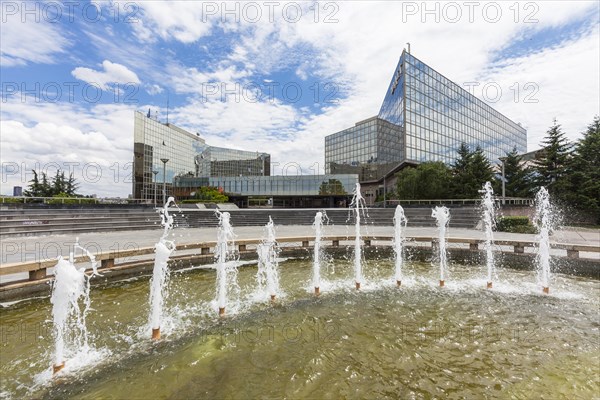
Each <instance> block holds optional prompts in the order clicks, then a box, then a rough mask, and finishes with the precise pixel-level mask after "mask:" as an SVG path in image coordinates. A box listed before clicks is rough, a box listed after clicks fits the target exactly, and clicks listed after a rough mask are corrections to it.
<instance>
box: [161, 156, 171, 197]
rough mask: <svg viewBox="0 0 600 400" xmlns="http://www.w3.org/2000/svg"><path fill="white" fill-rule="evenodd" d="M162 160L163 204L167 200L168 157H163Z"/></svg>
mask: <svg viewBox="0 0 600 400" xmlns="http://www.w3.org/2000/svg"><path fill="white" fill-rule="evenodd" d="M160 161H162V163H163V204H165V203H166V202H167V163H168V162H169V159H168V158H161V159H160Z"/></svg>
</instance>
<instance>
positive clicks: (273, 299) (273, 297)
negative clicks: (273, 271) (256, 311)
mask: <svg viewBox="0 0 600 400" xmlns="http://www.w3.org/2000/svg"><path fill="white" fill-rule="evenodd" d="M274 301H275V295H274V294H272V295H271V302H274Z"/></svg>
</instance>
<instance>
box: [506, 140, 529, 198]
mask: <svg viewBox="0 0 600 400" xmlns="http://www.w3.org/2000/svg"><path fill="white" fill-rule="evenodd" d="M521 161H522V159H521V156H519V153H518V152H517V146H515V147H513V149H512V150H511V151H509V152H508V153H506V157H505V158H504V177H505V179H506V184H505V188H506V196H508V197H530V196H531V195H532V194H533V182H532V178H531V171H529V170H528V169H526V168H524V167H523V165H522V163H521Z"/></svg>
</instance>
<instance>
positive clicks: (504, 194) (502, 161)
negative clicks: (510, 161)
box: [500, 158, 506, 205]
mask: <svg viewBox="0 0 600 400" xmlns="http://www.w3.org/2000/svg"><path fill="white" fill-rule="evenodd" d="M504 161H506V160H505V158H501V159H500V162H501V163H502V205H504V204H506V176H505V173H504Z"/></svg>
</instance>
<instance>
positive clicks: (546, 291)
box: [542, 286, 550, 294]
mask: <svg viewBox="0 0 600 400" xmlns="http://www.w3.org/2000/svg"><path fill="white" fill-rule="evenodd" d="M542 291H543V292H544V293H546V294H550V288H549V287H547V286H544V288H543V289H542Z"/></svg>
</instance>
